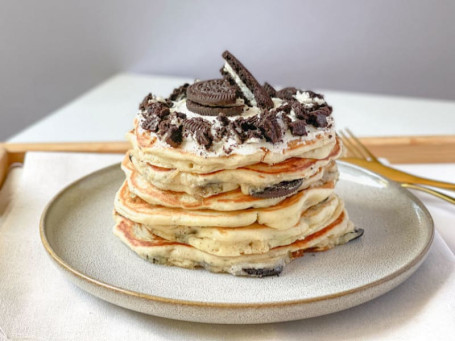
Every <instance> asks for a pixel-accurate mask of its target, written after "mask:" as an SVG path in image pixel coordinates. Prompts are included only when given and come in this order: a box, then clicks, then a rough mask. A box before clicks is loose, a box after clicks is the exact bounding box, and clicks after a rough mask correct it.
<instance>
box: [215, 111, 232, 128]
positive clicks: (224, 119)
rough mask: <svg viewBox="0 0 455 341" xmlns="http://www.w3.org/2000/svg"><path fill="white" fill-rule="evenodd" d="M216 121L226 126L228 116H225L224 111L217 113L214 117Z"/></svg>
mask: <svg viewBox="0 0 455 341" xmlns="http://www.w3.org/2000/svg"><path fill="white" fill-rule="evenodd" d="M216 119H217V120H218V121H220V123H221V125H222V126H227V125H229V122H230V121H229V118H227V116H226V114H225V113H222V112H221V113H219V114H218V116H217V117H216Z"/></svg>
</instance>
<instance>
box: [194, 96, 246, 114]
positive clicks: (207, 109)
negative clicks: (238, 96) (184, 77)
mask: <svg viewBox="0 0 455 341" xmlns="http://www.w3.org/2000/svg"><path fill="white" fill-rule="evenodd" d="M186 107H187V108H188V110H190V111H192V112H195V113H198V114H200V115H204V116H218V114H220V113H223V114H225V115H226V116H236V115H240V114H241V113H242V112H243V105H236V106H230V107H222V106H219V107H216V106H208V105H207V106H206V105H201V104H199V103H196V102H193V101H191V100H189V99H187V100H186Z"/></svg>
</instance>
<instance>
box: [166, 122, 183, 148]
mask: <svg viewBox="0 0 455 341" xmlns="http://www.w3.org/2000/svg"><path fill="white" fill-rule="evenodd" d="M164 141H165V142H166V143H167V144H168V145H170V146H171V147H174V148H177V147H178V146H180V144H181V143H182V141H183V136H182V126H176V125H171V126H170V127H169V129H168V131H167V133H166V135H165V139H164Z"/></svg>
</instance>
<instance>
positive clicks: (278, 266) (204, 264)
mask: <svg viewBox="0 0 455 341" xmlns="http://www.w3.org/2000/svg"><path fill="white" fill-rule="evenodd" d="M134 225H135V224H134V222H132V221H131V220H129V219H127V218H124V217H121V216H118V215H117V216H116V224H115V226H114V234H115V235H116V236H117V237H119V238H120V239H121V240H122V241H123V242H124V243H125V244H126V245H127V246H128V247H129V248H130V249H132V250H133V251H134V252H136V253H137V254H138V255H139V256H140V257H142V258H143V259H145V260H147V261H149V262H151V263H154V264H163V265H173V266H179V267H183V268H188V269H194V268H205V269H206V270H209V271H212V272H226V273H231V274H233V275H237V276H251V277H264V276H270V275H279V274H280V273H281V272H282V271H283V268H284V266H285V265H286V264H287V263H289V262H290V261H291V260H292V259H295V258H298V257H302V256H303V255H304V253H305V252H316V251H326V250H329V249H331V248H333V247H334V246H336V245H340V244H344V243H346V242H348V241H350V240H352V239H355V238H357V237H358V236H359V234H361V232H360V231H356V230H355V229H354V226H353V224H352V223H351V222H350V221H349V219H348V217H347V215H346V213H345V212H342V213H341V214H340V216H339V217H338V218H337V219H336V220H335V221H333V222H331V223H330V224H329V225H327V226H325V227H324V228H322V229H320V230H319V231H317V232H315V233H313V234H310V235H309V236H307V237H306V238H305V239H303V240H299V241H296V242H293V243H291V244H289V245H283V246H279V247H275V248H272V249H271V250H270V251H268V252H265V253H261V254H251V255H241V256H238V257H221V256H216V255H212V254H209V253H207V252H203V251H200V250H198V249H196V248H194V247H192V246H190V245H187V244H183V243H178V242H173V241H168V240H166V239H163V238H160V237H158V236H156V235H153V234H150V233H149V234H147V237H146V238H145V239H144V237H142V236H141V235H138V234H137V232H136V230H135V228H134Z"/></svg>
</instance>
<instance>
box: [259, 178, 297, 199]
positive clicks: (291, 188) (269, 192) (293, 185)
mask: <svg viewBox="0 0 455 341" xmlns="http://www.w3.org/2000/svg"><path fill="white" fill-rule="evenodd" d="M302 183H303V179H296V180H291V181H283V182H280V183H278V184H276V185H273V186H270V187H267V188H265V189H264V190H262V191H260V192H251V193H250V195H251V196H253V197H255V198H261V199H269V198H279V197H284V196H286V195H289V194H293V193H295V192H297V190H298V189H299V187H300V186H301V185H302Z"/></svg>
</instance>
